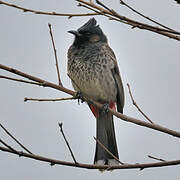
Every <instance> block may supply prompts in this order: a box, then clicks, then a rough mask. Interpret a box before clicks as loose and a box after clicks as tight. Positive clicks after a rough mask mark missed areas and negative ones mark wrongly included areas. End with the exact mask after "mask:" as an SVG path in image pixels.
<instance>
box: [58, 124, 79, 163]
mask: <svg viewBox="0 0 180 180" xmlns="http://www.w3.org/2000/svg"><path fill="white" fill-rule="evenodd" d="M58 125H59V128H60V132H61V133H62V135H63V138H64V140H65V142H66V145H67V147H68V149H69V151H70V153H71V156H72V158H73V160H74V163H75V164H78V162H77V161H76V159H75V157H74V154H73V152H72V150H71V147H70V145H69V142H68V141H67V139H66V136H65V134H64V131H63V128H62V125H63V124H62V123H59V124H58Z"/></svg>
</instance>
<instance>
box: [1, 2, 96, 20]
mask: <svg viewBox="0 0 180 180" xmlns="http://www.w3.org/2000/svg"><path fill="white" fill-rule="evenodd" d="M1 4H2V5H5V6H8V7H13V8H16V9H19V10H22V11H23V12H31V13H33V14H41V15H51V16H67V17H68V19H70V18H72V17H75V16H95V15H99V14H97V13H86V14H72V13H56V12H45V11H37V10H33V9H28V8H24V7H21V6H17V5H15V4H10V3H7V2H4V1H0V5H1Z"/></svg>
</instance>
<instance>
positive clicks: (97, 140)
mask: <svg viewBox="0 0 180 180" xmlns="http://www.w3.org/2000/svg"><path fill="white" fill-rule="evenodd" d="M94 139H95V140H96V142H97V143H98V144H99V145H100V146H101V147H102V148H103V149H104V150H105V151H106V152H107V153H108V154H109V155H110V156H112V158H114V159H115V160H116V161H118V162H119V163H120V164H124V163H123V162H121V161H120V160H119V159H118V158H117V157H116V156H114V154H112V153H111V152H110V151H109V150H108V149H107V148H106V147H105V146H104V144H102V143H101V142H100V141H99V139H97V138H96V137H94Z"/></svg>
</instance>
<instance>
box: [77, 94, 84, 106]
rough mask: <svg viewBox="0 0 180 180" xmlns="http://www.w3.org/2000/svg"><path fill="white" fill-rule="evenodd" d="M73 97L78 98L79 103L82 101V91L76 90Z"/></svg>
mask: <svg viewBox="0 0 180 180" xmlns="http://www.w3.org/2000/svg"><path fill="white" fill-rule="evenodd" d="M75 98H76V99H77V100H78V104H80V102H81V103H83V102H84V99H83V95H82V93H81V92H80V91H77V92H76V95H75Z"/></svg>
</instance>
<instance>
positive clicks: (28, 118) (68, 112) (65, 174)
mask: <svg viewBox="0 0 180 180" xmlns="http://www.w3.org/2000/svg"><path fill="white" fill-rule="evenodd" d="M7 2H13V3H14V4H17V5H21V6H24V7H27V8H33V9H37V10H47V11H55V12H61V13H63V12H64V13H65V12H66V13H68V12H69V13H73V12H74V13H75V12H76V13H80V12H87V10H85V9H83V8H79V7H76V4H77V3H76V2H75V1H73V0H71V1H70V0H69V1H65V0H61V1H47V0H44V1H40V0H32V1H26V2H25V1H23V2H22V1H20V0H19V1H7ZM104 2H105V1H104ZM127 3H129V4H131V5H132V6H133V7H135V8H136V9H139V10H140V11H141V12H144V14H146V15H147V16H149V17H152V18H154V19H155V20H157V21H159V22H161V23H164V24H166V25H168V26H170V27H172V28H174V29H177V30H178V29H179V27H180V21H179V12H180V6H179V5H177V4H176V3H175V2H174V1H173V0H168V1H163V0H159V1H158V2H157V1H143V0H139V1H133V2H132V1H127ZM107 4H109V5H111V7H112V8H114V9H116V10H117V11H118V12H119V13H121V14H123V15H126V16H128V17H131V18H135V19H137V20H142V21H143V22H147V21H145V20H143V19H142V18H140V17H139V16H136V15H135V14H134V13H132V12H131V11H129V10H127V9H126V8H125V7H124V6H120V5H119V1H118V0H114V1H111V2H110V1H109V2H108V3H107ZM0 17H1V24H0V63H1V64H5V65H8V66H11V67H14V68H17V69H19V70H21V71H24V72H27V73H29V74H32V75H35V76H37V77H40V78H43V79H46V80H49V81H52V82H57V76H56V70H55V62H54V54H53V50H52V44H51V41H50V35H49V32H48V31H49V30H48V23H51V24H52V28H53V34H54V37H55V43H56V48H57V53H58V58H59V64H60V71H61V78H62V82H63V84H64V86H65V87H67V88H72V86H71V83H70V80H69V78H68V76H67V74H66V73H67V71H66V63H67V57H66V55H67V50H68V47H69V46H70V45H71V43H72V41H73V36H72V35H70V34H68V33H67V31H68V30H72V29H77V28H78V27H80V26H81V25H82V24H83V23H84V22H86V21H87V20H88V19H89V17H78V18H71V19H69V20H68V19H67V17H55V16H43V15H34V14H31V13H23V12H21V11H19V10H17V9H13V8H9V7H5V6H3V5H0ZM95 18H96V19H97V21H98V24H100V26H101V28H102V29H103V31H104V33H105V34H106V35H107V37H108V39H109V44H110V46H111V47H112V49H113V50H114V52H115V54H116V57H117V59H118V64H119V67H120V71H121V76H122V79H123V83H124V88H125V94H126V102H125V110H124V113H125V114H126V115H129V116H132V117H136V118H139V119H143V117H142V116H141V115H140V114H139V113H138V112H137V110H136V109H135V108H134V107H133V105H132V103H131V100H130V97H129V94H128V91H127V86H126V83H130V85H131V88H132V92H133V95H134V98H135V100H136V101H137V103H138V104H139V105H140V107H142V109H143V111H144V112H145V113H146V114H147V115H148V116H149V117H150V118H151V119H152V120H153V121H154V122H155V123H157V124H160V125H163V126H166V127H168V128H171V129H174V130H177V131H179V128H180V122H179V101H180V96H179V92H180V83H179V76H180V73H179V68H180V61H179V52H180V47H179V42H178V41H175V40H171V39H169V38H166V37H162V36H160V35H157V34H154V33H151V32H148V31H143V30H138V29H131V28H130V27H129V26H127V25H124V24H121V23H117V22H114V21H109V20H107V19H106V18H104V17H100V16H98V17H95ZM0 74H1V75H9V76H12V77H17V76H14V75H11V74H10V73H7V72H5V71H3V70H0ZM0 91H1V93H0V100H1V101H0V121H1V122H2V124H3V125H4V126H5V127H7V128H8V130H9V131H10V132H12V134H14V135H15V136H16V137H17V138H18V139H19V140H20V141H21V142H23V143H24V145H26V146H27V147H28V148H29V149H30V150H31V151H32V152H34V153H35V154H40V155H43V156H47V157H50V158H57V159H60V160H67V161H72V159H71V156H70V154H69V151H68V150H67V147H66V145H65V143H64V140H63V138H62V135H61V134H60V133H59V129H58V122H63V124H64V125H63V127H64V131H65V133H66V135H67V138H68V140H69V142H70V144H71V147H72V149H73V152H74V154H75V156H76V158H77V160H78V161H79V162H83V163H92V162H93V157H94V151H95V142H94V139H93V136H94V135H95V119H94V117H93V115H92V114H91V112H90V110H89V109H88V107H87V106H86V105H85V103H83V104H81V105H78V103H77V101H66V102H54V103H53V102H52V103H51V102H47V103H43V102H41V103H38V102H28V103H24V102H23V99H24V97H33V98H56V97H58V98H59V97H67V95H66V94H64V93H62V92H58V91H55V90H52V89H50V88H41V87H35V86H32V85H25V84H21V83H15V82H12V81H6V80H2V79H0ZM115 124H116V136H117V141H118V147H119V152H120V159H121V161H123V162H126V163H143V162H155V161H154V160H151V159H148V157H147V155H149V154H150V155H153V156H156V157H159V158H162V159H166V160H175V159H179V157H180V151H179V149H180V145H179V142H178V141H179V140H178V139H177V138H173V137H171V136H168V135H165V134H163V133H159V132H156V131H153V130H149V129H147V128H142V127H139V126H136V125H134V124H130V123H125V122H123V121H121V120H119V119H115ZM0 136H1V138H3V139H4V140H6V141H7V142H8V143H9V144H11V145H12V146H14V147H17V146H16V145H15V144H14V142H12V140H10V139H9V138H8V137H7V136H6V135H5V134H4V133H3V132H2V130H0ZM17 148H19V147H17ZM179 170H180V167H179V166H174V167H164V168H152V169H145V170H143V171H139V170H137V169H136V170H117V171H113V172H105V173H100V172H99V171H97V170H83V169H78V168H71V167H64V166H57V165H56V166H53V167H51V166H49V165H48V164H47V163H42V162H38V161H35V160H29V159H26V158H19V157H18V156H15V155H10V154H7V153H4V152H0V172H1V173H0V179H2V180H9V179H14V180H18V179H26V180H32V179H33V180H35V179H69V180H70V179H74V178H76V179H86V180H91V179H101V178H102V179H103V180H109V179H110V178H111V179H133V180H141V179H142V180H144V179H146V180H152V179H155V180H161V179H163V180H166V179H172V177H173V179H174V180H175V179H177V180H178V179H179Z"/></svg>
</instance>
